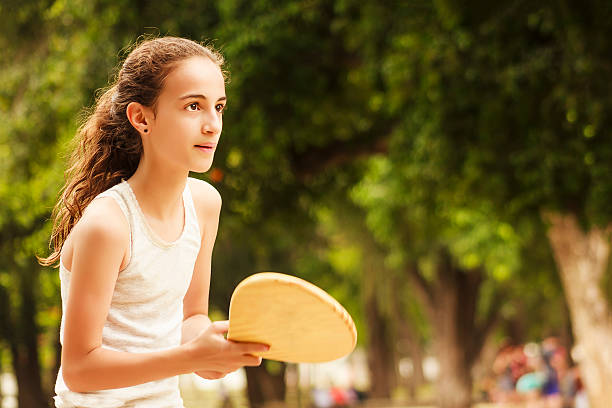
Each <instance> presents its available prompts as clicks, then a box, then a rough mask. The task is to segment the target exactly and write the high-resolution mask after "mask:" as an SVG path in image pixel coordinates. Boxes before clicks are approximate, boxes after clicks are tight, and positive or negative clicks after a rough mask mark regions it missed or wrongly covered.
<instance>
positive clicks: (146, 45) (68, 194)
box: [37, 37, 225, 266]
mask: <svg viewBox="0 0 612 408" xmlns="http://www.w3.org/2000/svg"><path fill="white" fill-rule="evenodd" d="M194 56H203V57H207V58H210V59H211V60H212V61H213V62H214V63H215V64H216V65H217V66H219V68H220V69H221V67H222V65H223V57H222V56H221V54H219V53H218V52H217V51H215V50H214V49H213V48H212V47H210V46H208V45H204V44H201V43H197V42H194V41H191V40H187V39H184V38H177V37H161V38H153V39H150V38H149V39H144V40H142V41H141V42H140V43H137V44H135V46H134V48H133V49H132V51H131V52H130V53H129V55H128V56H127V58H126V59H125V61H124V62H123V64H122V65H121V69H120V70H119V73H118V74H117V77H116V80H115V81H114V83H112V84H111V85H110V86H109V87H108V88H107V89H106V90H105V91H104V92H103V93H102V94H101V95H100V96H99V98H98V99H97V101H96V104H95V105H94V107H93V109H92V110H91V113H90V114H89V115H88V116H87V117H86V118H85V121H84V122H83V123H82V125H81V126H80V127H79V129H78V131H77V135H76V139H77V140H76V147H75V149H74V150H73V152H72V154H71V156H70V160H69V165H68V168H67V170H66V172H65V179H66V183H65V184H64V187H63V188H62V192H61V197H60V199H59V200H58V202H57V204H56V206H55V208H54V209H53V214H52V217H53V220H54V222H53V230H52V233H51V240H50V243H49V248H50V249H51V250H52V251H53V252H52V253H51V255H49V256H48V257H47V258H40V257H37V258H38V262H39V263H40V264H41V265H43V266H51V265H54V264H55V263H56V262H58V261H59V258H60V253H61V250H62V246H63V245H64V242H65V241H66V238H67V237H68V234H69V233H70V231H71V230H72V228H73V227H74V225H75V224H76V223H77V222H78V220H79V219H80V218H81V216H82V215H83V211H84V210H85V208H86V207H87V205H88V204H89V203H90V202H91V201H92V200H93V199H94V197H95V196H96V195H98V194H100V193H101V192H103V191H105V190H107V189H109V188H110V187H112V186H114V185H115V184H118V183H119V182H121V179H123V178H124V179H128V178H129V177H131V176H132V174H134V172H135V171H136V168H137V167H138V163H139V162H140V157H141V154H142V140H141V139H140V134H139V133H138V132H137V131H136V129H134V127H133V126H132V125H131V123H130V121H129V120H128V118H127V115H126V108H127V106H128V104H129V103H130V102H133V101H134V102H139V103H141V104H142V105H144V106H148V107H153V110H154V112H155V104H156V101H157V97H158V96H159V94H160V92H161V90H162V88H163V85H164V80H165V78H166V77H167V76H168V75H169V74H170V72H171V71H172V69H173V68H174V67H175V66H176V64H177V63H178V62H180V61H181V60H184V59H186V58H189V57H194ZM222 73H223V75H224V77H225V72H224V71H223V70H222Z"/></svg>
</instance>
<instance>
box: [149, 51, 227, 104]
mask: <svg viewBox="0 0 612 408" xmlns="http://www.w3.org/2000/svg"><path fill="white" fill-rule="evenodd" d="M161 94H165V96H166V97H171V98H180V97H181V96H184V95H189V94H202V95H205V96H206V97H207V98H209V99H214V100H217V99H219V98H221V97H224V96H225V80H224V79H223V75H222V74H221V69H220V68H219V67H218V66H217V65H216V64H215V63H214V62H212V61H211V60H210V59H209V58H206V57H191V58H188V59H185V60H183V61H181V62H179V63H178V64H177V65H176V66H175V67H174V69H172V71H170V74H169V75H168V76H167V77H166V80H165V81H164V88H163V90H162V92H161ZM161 96H162V95H160V97H161Z"/></svg>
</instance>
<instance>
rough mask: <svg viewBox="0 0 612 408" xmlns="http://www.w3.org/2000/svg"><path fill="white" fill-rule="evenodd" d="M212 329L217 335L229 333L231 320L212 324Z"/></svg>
mask: <svg viewBox="0 0 612 408" xmlns="http://www.w3.org/2000/svg"><path fill="white" fill-rule="evenodd" d="M210 327H211V329H212V330H213V332H215V333H219V334H224V333H227V331H228V330H229V320H220V321H218V322H212V323H211V325H210Z"/></svg>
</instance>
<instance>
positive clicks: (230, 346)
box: [62, 199, 262, 392]
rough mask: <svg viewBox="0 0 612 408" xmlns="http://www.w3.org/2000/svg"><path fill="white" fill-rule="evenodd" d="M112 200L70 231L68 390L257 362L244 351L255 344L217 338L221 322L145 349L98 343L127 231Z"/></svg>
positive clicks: (65, 356)
mask: <svg viewBox="0 0 612 408" xmlns="http://www.w3.org/2000/svg"><path fill="white" fill-rule="evenodd" d="M128 228H129V227H128V225H127V222H126V221H125V219H124V217H123V215H122V213H121V210H120V209H119V207H118V206H117V204H116V203H115V202H114V201H112V199H100V200H95V201H94V202H92V203H91V204H90V206H89V207H88V209H87V211H86V212H85V214H84V215H83V218H82V219H81V220H80V221H79V223H78V224H77V225H76V226H75V227H74V229H73V231H72V232H71V234H74V236H73V237H72V242H73V255H72V265H71V282H70V291H69V294H68V303H67V306H66V315H65V322H64V323H65V326H64V341H63V343H64V344H63V348H62V373H63V378H64V382H65V383H66V385H67V386H68V388H70V389H71V390H73V391H77V392H86V391H95V390H101V389H109V388H121V387H127V386H131V385H137V384H142V383H145V382H149V381H154V380H158V379H162V378H166V377H171V376H175V375H178V374H183V373H189V372H193V371H196V370H202V369H203V370H212V371H215V372H227V371H228V370H231V371H233V370H236V369H238V368H239V367H241V366H244V365H258V364H259V363H260V360H259V359H258V358H256V357H253V356H252V355H249V353H253V352H255V351H259V350H262V347H261V346H260V345H253V344H238V343H234V342H229V341H227V340H225V339H224V338H223V332H224V331H225V330H227V328H226V327H225V325H224V324H223V323H213V324H210V325H209V326H208V327H207V328H206V329H205V330H204V331H203V332H201V333H198V335H197V336H196V337H194V338H193V339H192V340H191V341H188V342H186V343H184V344H182V345H180V346H179V347H175V348H172V349H168V350H164V351H159V352H151V353H126V352H117V351H112V350H108V349H103V348H102V347H101V343H102V329H103V327H104V322H105V320H106V317H107V314H108V309H109V307H110V303H111V299H112V294H113V289H114V285H115V282H116V280H117V276H118V273H119V272H118V271H119V268H120V266H121V261H122V259H123V253H124V251H125V248H127V245H128V240H129V230H128Z"/></svg>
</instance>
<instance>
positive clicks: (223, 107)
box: [215, 103, 225, 112]
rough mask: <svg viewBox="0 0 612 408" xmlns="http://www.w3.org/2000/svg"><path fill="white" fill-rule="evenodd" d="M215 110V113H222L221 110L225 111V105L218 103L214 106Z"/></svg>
mask: <svg viewBox="0 0 612 408" xmlns="http://www.w3.org/2000/svg"><path fill="white" fill-rule="evenodd" d="M215 109H216V110H217V112H223V110H224V109H225V105H223V104H222V103H219V104H217V105H216V106H215Z"/></svg>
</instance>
